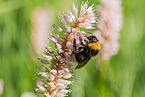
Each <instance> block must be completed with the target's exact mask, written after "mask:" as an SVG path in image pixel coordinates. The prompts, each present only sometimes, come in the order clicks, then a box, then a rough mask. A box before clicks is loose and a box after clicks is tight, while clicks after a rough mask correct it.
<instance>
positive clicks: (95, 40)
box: [87, 35, 98, 43]
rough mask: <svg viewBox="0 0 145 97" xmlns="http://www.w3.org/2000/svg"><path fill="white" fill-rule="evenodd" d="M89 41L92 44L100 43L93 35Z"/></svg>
mask: <svg viewBox="0 0 145 97" xmlns="http://www.w3.org/2000/svg"><path fill="white" fill-rule="evenodd" d="M87 38H88V40H89V43H92V42H98V39H97V38H96V36H94V35H92V36H89V37H87Z"/></svg>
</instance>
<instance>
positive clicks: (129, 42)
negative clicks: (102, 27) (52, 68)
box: [0, 0, 145, 97]
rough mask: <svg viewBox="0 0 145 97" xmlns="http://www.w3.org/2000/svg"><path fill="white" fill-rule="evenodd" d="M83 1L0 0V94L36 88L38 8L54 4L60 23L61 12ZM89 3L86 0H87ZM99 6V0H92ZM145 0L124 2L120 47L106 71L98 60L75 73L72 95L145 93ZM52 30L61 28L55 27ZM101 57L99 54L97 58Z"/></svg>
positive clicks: (9, 96) (13, 95)
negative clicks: (0, 86) (0, 90)
mask: <svg viewBox="0 0 145 97" xmlns="http://www.w3.org/2000/svg"><path fill="white" fill-rule="evenodd" d="M82 1H83V0H0V79H3V81H4V91H3V93H2V95H1V96H0V97H21V95H22V93H24V92H33V93H35V94H36V95H37V97H41V95H39V94H38V93H36V92H35V91H34V88H33V87H34V83H33V77H34V74H33V73H34V72H35V66H34V65H35V64H37V57H40V56H39V55H37V54H35V52H34V50H33V48H34V47H33V46H32V42H31V39H30V38H31V27H32V24H31V15H32V12H33V11H34V10H35V9H36V8H37V7H42V8H43V7H44V6H49V5H51V7H53V8H54V12H55V18H54V22H53V23H55V24H56V25H60V21H59V17H61V12H63V11H64V12H66V10H70V9H71V8H72V2H74V3H75V5H78V7H79V8H80V5H81V2H82ZM85 1H86V0H85ZM89 2H90V4H92V3H94V4H95V6H97V5H99V4H100V1H99V0H89ZM144 4H145V0H122V7H123V17H124V24H123V28H122V30H121V32H120V34H121V37H120V40H119V42H120V50H119V52H118V54H117V55H115V56H113V57H112V58H111V59H110V60H109V61H108V62H105V63H103V64H102V65H103V67H104V70H103V72H99V70H98V69H97V68H96V65H95V64H96V62H95V60H96V59H92V60H91V61H90V62H89V63H88V64H87V66H85V67H83V68H82V69H80V70H76V71H74V73H75V77H74V78H73V79H72V80H74V81H75V82H74V83H73V85H72V86H71V88H72V90H73V91H72V93H71V94H70V95H69V97H145V55H144V54H145V43H144V42H145V27H144V26H145V11H144V9H145V6H144ZM51 32H56V30H54V29H53V27H51ZM97 60H99V58H97Z"/></svg>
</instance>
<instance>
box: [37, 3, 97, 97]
mask: <svg viewBox="0 0 145 97" xmlns="http://www.w3.org/2000/svg"><path fill="white" fill-rule="evenodd" d="M93 6H94V5H93V4H92V5H91V6H90V7H89V6H88V2H85V3H84V2H83V4H82V5H81V10H80V14H78V13H79V12H78V8H77V7H76V6H75V5H74V3H73V7H72V11H67V13H63V16H62V17H61V20H60V22H61V24H62V25H63V26H64V28H65V29H62V28H60V27H59V26H56V25H53V27H54V28H55V29H56V30H57V31H58V32H61V34H64V37H63V38H61V37H60V36H59V35H57V34H54V33H50V35H51V37H50V38H49V39H50V40H51V41H52V42H53V44H54V46H55V50H57V51H55V50H54V49H53V48H52V47H46V51H45V54H44V55H43V56H44V57H45V59H40V58H39V60H40V62H41V63H43V64H45V65H44V66H40V67H38V69H39V70H40V71H41V72H40V73H38V74H37V76H38V77H39V78H41V79H43V81H38V80H37V81H36V89H35V91H36V92H39V93H41V94H43V95H44V96H45V97H64V96H68V95H66V94H67V93H70V92H71V90H70V89H69V90H68V87H69V85H72V83H73V81H70V79H71V78H72V77H73V76H74V75H73V74H72V73H71V71H70V69H69V68H73V67H74V64H73V62H72V61H73V58H72V52H73V41H74V39H76V43H77V45H79V44H80V38H82V41H83V43H84V44H85V43H86V41H88V40H87V39H86V38H85V37H86V36H87V34H86V33H85V32H84V31H83V30H82V29H81V28H84V29H94V28H95V26H94V23H95V21H96V15H95V13H94V10H93ZM45 66H46V67H45ZM42 71H43V72H42ZM44 80H45V81H44Z"/></svg>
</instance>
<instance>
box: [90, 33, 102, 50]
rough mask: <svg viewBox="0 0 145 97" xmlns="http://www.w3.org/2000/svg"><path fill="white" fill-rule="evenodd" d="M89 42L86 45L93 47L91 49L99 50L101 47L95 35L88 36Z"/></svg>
mask: <svg viewBox="0 0 145 97" xmlns="http://www.w3.org/2000/svg"><path fill="white" fill-rule="evenodd" d="M88 39H89V43H88V47H89V48H91V49H93V50H100V49H101V45H100V43H99V41H98V39H97V38H96V36H93V35H92V36H89V37H88Z"/></svg>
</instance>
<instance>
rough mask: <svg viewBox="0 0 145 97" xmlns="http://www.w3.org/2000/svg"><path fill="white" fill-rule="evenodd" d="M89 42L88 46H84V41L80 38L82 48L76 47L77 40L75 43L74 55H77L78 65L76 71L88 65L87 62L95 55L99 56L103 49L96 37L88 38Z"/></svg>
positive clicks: (87, 42)
mask: <svg viewBox="0 0 145 97" xmlns="http://www.w3.org/2000/svg"><path fill="white" fill-rule="evenodd" d="M86 38H87V39H88V41H86V44H83V42H82V39H81V38H80V39H79V41H80V43H81V45H80V46H77V45H76V39H74V42H73V49H74V51H73V53H74V55H75V59H76V61H77V63H78V65H77V66H76V68H75V69H80V68H82V67H83V66H85V65H86V64H87V62H88V61H89V60H90V59H91V58H92V57H93V56H95V55H97V54H98V53H99V51H100V49H101V45H100V43H99V41H98V39H97V38H96V36H94V35H91V36H86Z"/></svg>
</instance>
